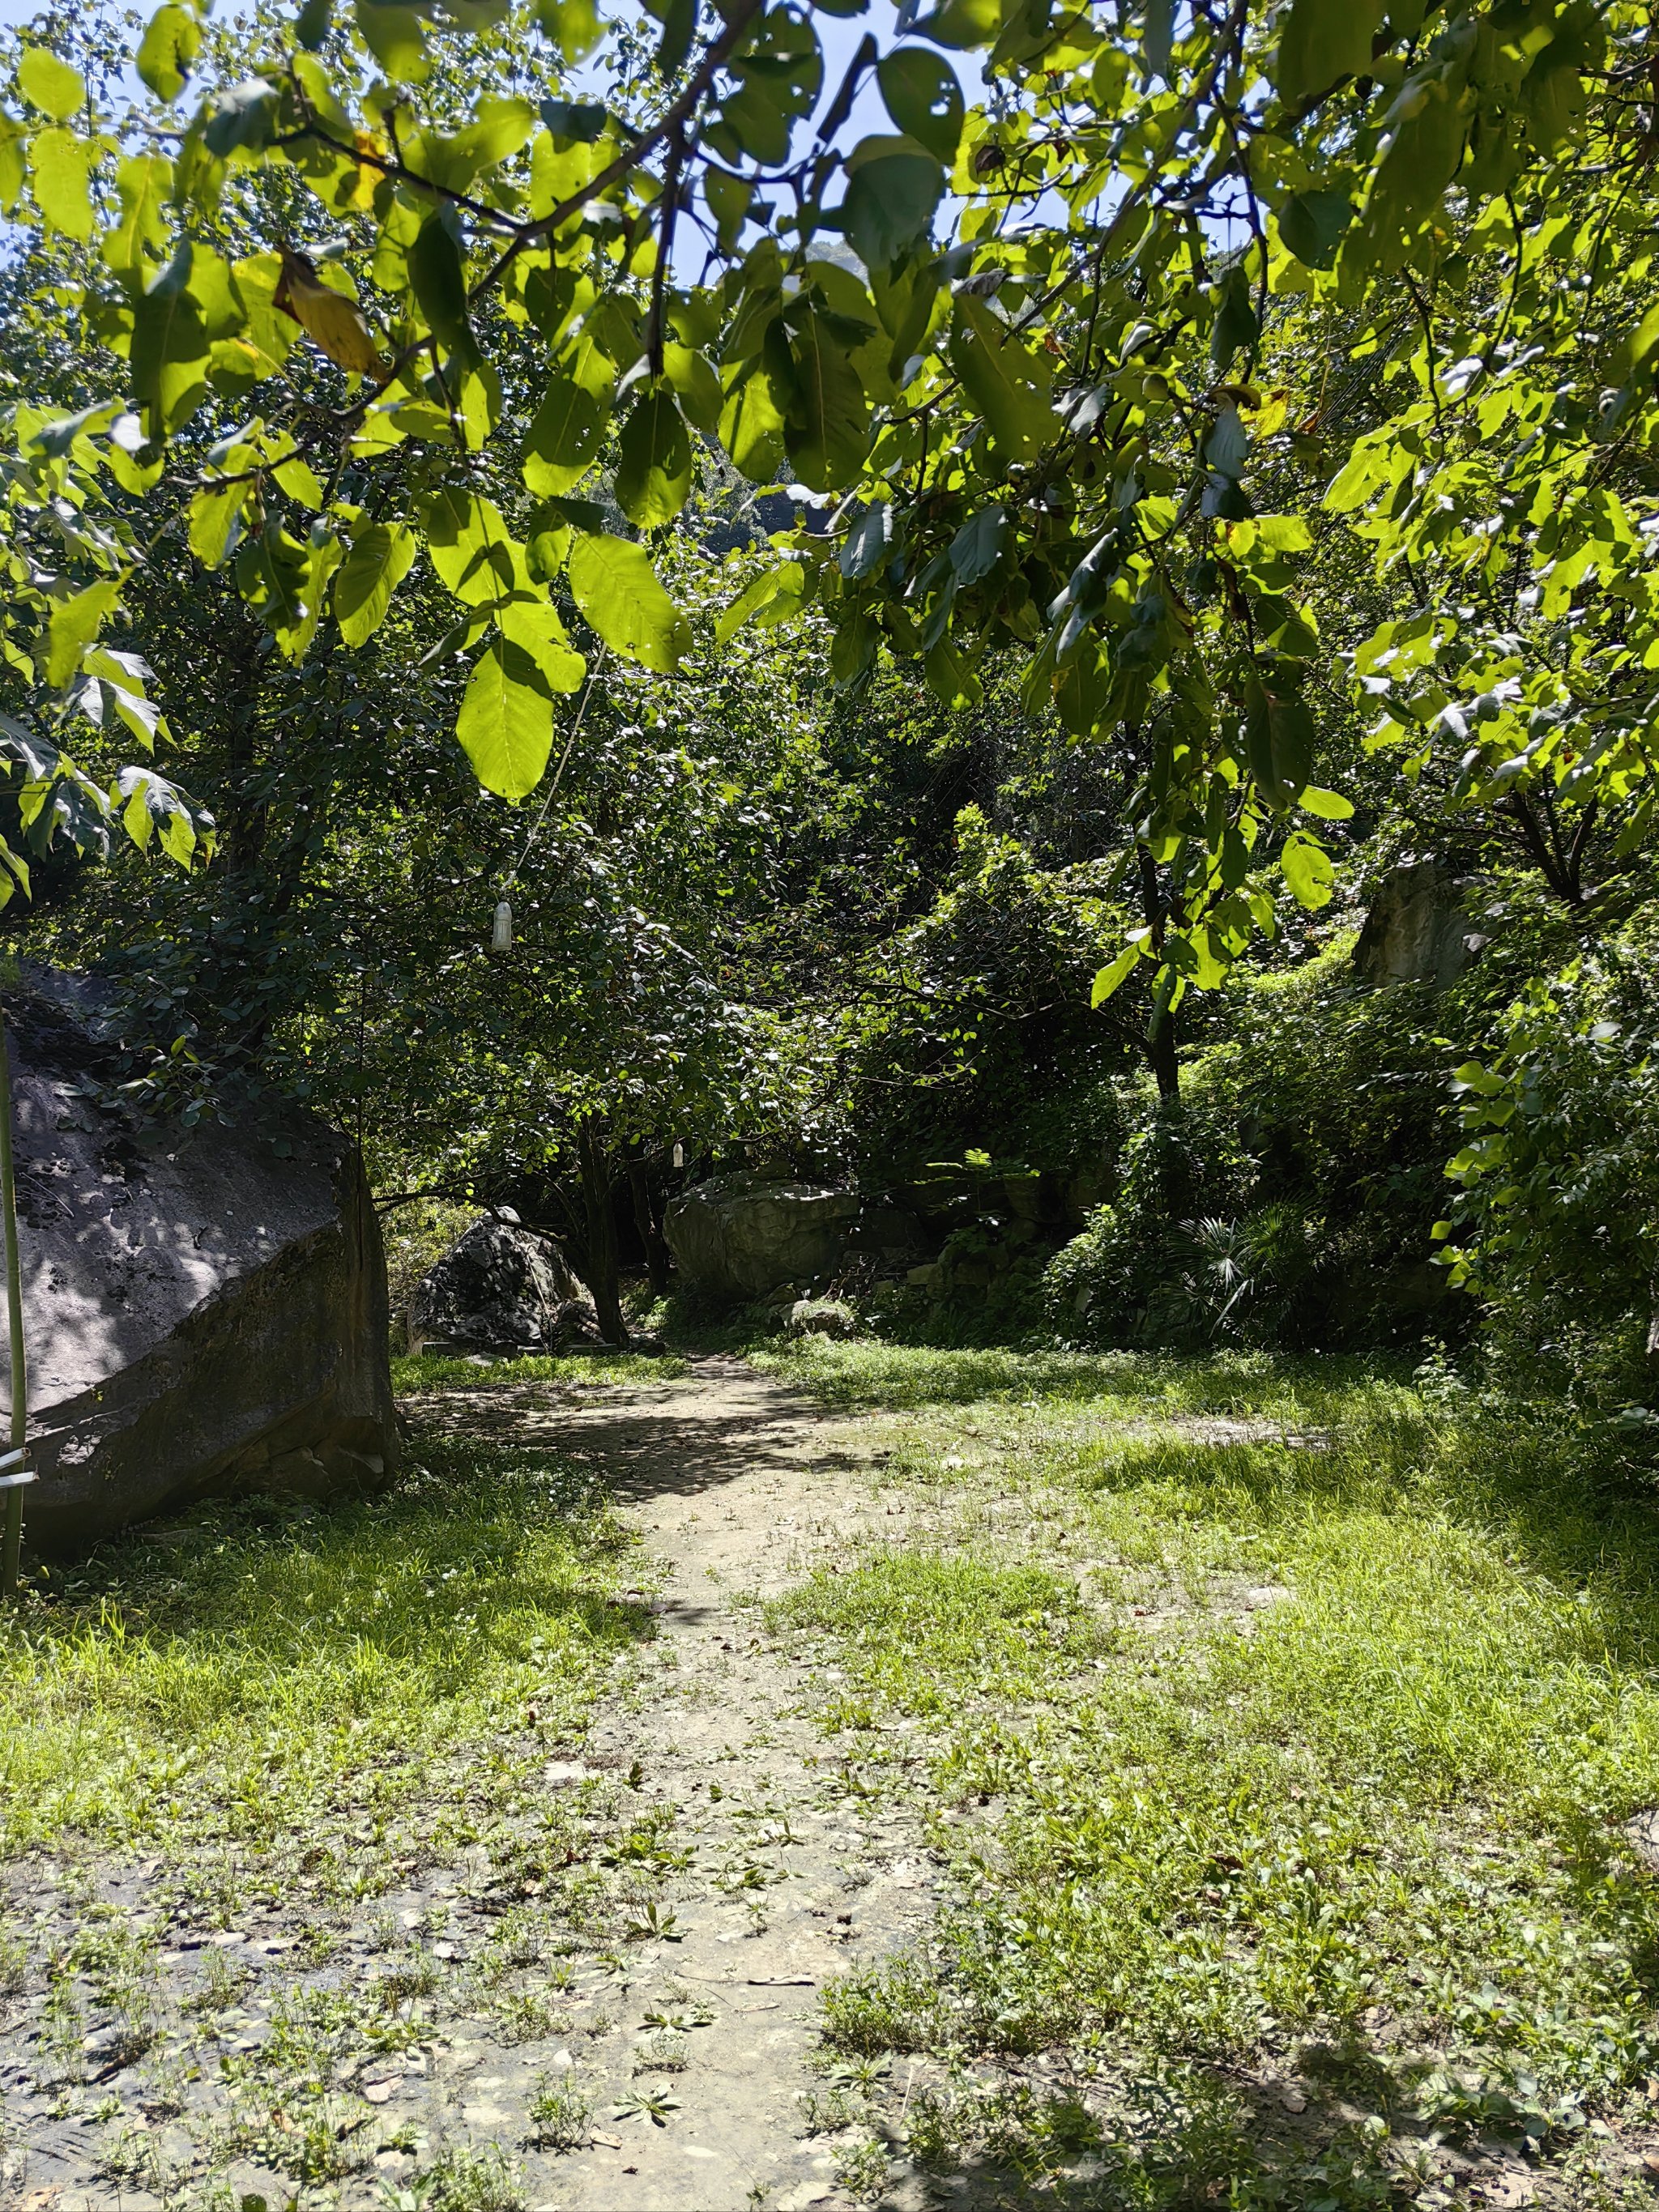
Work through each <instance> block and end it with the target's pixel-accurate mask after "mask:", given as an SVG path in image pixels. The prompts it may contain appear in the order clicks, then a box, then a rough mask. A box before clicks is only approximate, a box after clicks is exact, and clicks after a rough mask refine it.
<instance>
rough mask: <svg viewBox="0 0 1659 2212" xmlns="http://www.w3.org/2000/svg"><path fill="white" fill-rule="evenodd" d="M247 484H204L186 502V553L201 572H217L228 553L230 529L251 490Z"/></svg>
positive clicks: (229, 549) (230, 548)
mask: <svg viewBox="0 0 1659 2212" xmlns="http://www.w3.org/2000/svg"><path fill="white" fill-rule="evenodd" d="M252 488H253V487H252V483H251V482H248V481H246V480H245V481H244V482H242V483H231V484H204V485H203V487H202V489H200V491H198V492H197V493H196V494H195V495H194V497H193V498H192V499H191V502H190V550H191V552H192V553H193V554H194V555H195V556H196V557H197V560H198V561H199V562H201V563H202V566H203V567H204V568H219V567H220V566H222V563H223V562H224V561H225V560H226V558H227V557H228V555H229V553H230V552H231V550H232V547H231V529H232V526H233V525H234V523H235V521H236V520H237V518H238V516H239V515H240V513H241V511H242V509H243V507H245V506H246V503H247V495H248V494H249V492H250V491H251V490H252Z"/></svg>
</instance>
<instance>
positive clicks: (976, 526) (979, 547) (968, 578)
mask: <svg viewBox="0 0 1659 2212" xmlns="http://www.w3.org/2000/svg"><path fill="white" fill-rule="evenodd" d="M1007 543H1008V510H1007V508H1006V507H981V510H980V512H979V513H977V514H975V515H974V516H973V517H972V518H971V520H969V521H967V522H964V523H963V526H962V527H961V529H960V530H958V531H957V534H956V536H955V537H954V538H952V539H951V567H952V568H954V569H955V570H956V572H957V581H958V582H959V583H962V584H977V583H978V582H980V580H981V579H982V578H983V577H986V576H988V575H989V574H990V573H991V571H992V569H993V568H995V567H996V565H997V562H999V561H1000V559H1001V558H1002V554H1003V549H1004V547H1005V546H1006V544H1007Z"/></svg>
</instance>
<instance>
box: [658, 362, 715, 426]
mask: <svg viewBox="0 0 1659 2212" xmlns="http://www.w3.org/2000/svg"><path fill="white" fill-rule="evenodd" d="M662 365H663V373H664V374H665V376H666V377H667V379H668V381H669V383H670V384H671V386H673V389H674V396H675V397H676V398H678V401H679V403H680V412H681V413H682V414H683V415H684V416H685V419H686V421H687V422H690V423H693V424H695V426H696V428H698V429H699V430H701V431H702V434H703V435H704V437H706V438H717V437H718V436H719V435H720V410H721V409H722V407H723V406H724V405H725V404H726V395H725V393H724V392H722V391H721V390H720V378H719V377H718V376H717V375H716V374H715V372H714V365H713V363H712V362H710V361H709V359H708V356H707V355H706V354H702V353H699V352H696V351H694V349H692V348H691V347H690V346H683V345H666V346H665V347H664V348H663V349H662Z"/></svg>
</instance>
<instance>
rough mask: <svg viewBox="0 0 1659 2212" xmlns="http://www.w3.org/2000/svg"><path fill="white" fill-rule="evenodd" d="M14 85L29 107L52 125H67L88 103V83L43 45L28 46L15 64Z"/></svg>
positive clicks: (78, 72)
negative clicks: (48, 119) (19, 88)
mask: <svg viewBox="0 0 1659 2212" xmlns="http://www.w3.org/2000/svg"><path fill="white" fill-rule="evenodd" d="M17 82H18V84H19V86H20V87H21V90H22V94H23V97H24V99H25V100H27V102H28V103H29V105H30V106H31V107H38V108H39V109H40V112H41V113H42V115H49V116H51V118H52V121H53V122H54V123H63V122H66V121H67V120H68V118H70V116H71V115H75V114H77V113H78V112H80V110H81V109H82V108H83V107H84V106H86V104H87V81H86V79H85V78H84V77H83V76H82V74H81V72H80V70H77V69H71V68H70V65H69V64H68V63H67V62H66V61H61V60H59V58H58V56H57V55H56V54H54V53H52V52H51V51H50V50H49V49H48V48H46V46H30V47H29V48H28V49H27V52H25V54H24V56H23V58H22V59H21V61H20V62H19V63H18V64H17Z"/></svg>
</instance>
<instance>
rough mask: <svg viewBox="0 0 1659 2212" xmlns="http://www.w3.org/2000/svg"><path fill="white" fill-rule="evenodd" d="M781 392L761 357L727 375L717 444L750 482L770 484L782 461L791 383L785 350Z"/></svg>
mask: <svg viewBox="0 0 1659 2212" xmlns="http://www.w3.org/2000/svg"><path fill="white" fill-rule="evenodd" d="M783 367H784V377H785V384H784V392H783V394H780V393H779V392H778V391H777V389H776V387H775V384H774V381H773V372H772V365H771V362H770V361H769V359H767V358H766V357H765V356H762V357H761V358H759V359H757V360H754V361H745V362H738V365H737V366H736V368H732V369H729V370H728V371H727V372H726V374H727V382H726V404H725V405H724V406H723V407H722V408H721V410H720V443H721V445H723V446H724V447H725V448H726V452H727V453H730V455H731V456H732V460H733V461H734V462H735V463H736V464H737V465H738V469H739V470H740V471H742V473H743V474H744V476H745V477H748V479H749V481H750V483H770V482H771V481H772V479H773V478H774V477H775V476H776V475H777V472H778V469H779V466H780V465H781V462H782V459H783V405H782V404H780V401H781V398H782V399H784V400H785V401H786V404H787V393H788V392H789V390H790V387H791V386H793V382H794V371H793V368H792V367H791V366H790V364H789V356H788V349H787V346H786V347H785V348H784V353H783Z"/></svg>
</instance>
